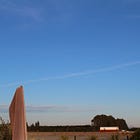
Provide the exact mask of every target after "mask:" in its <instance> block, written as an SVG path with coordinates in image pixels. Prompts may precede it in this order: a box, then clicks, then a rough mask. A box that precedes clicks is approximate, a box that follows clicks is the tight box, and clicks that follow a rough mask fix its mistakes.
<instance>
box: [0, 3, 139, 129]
mask: <svg viewBox="0 0 140 140" xmlns="http://www.w3.org/2000/svg"><path fill="white" fill-rule="evenodd" d="M20 85H23V86H24V91H25V102H26V106H27V108H26V110H27V121H28V122H29V123H32V122H34V121H37V120H39V121H40V122H41V124H45V125H66V124H73V125H74V124H90V120H91V119H92V118H93V117H94V116H95V115H96V114H107V115H113V116H114V117H119V118H124V119H125V120H126V121H127V123H128V124H129V126H140V111H139V107H138V106H140V101H139V99H140V1H139V0H23V1H19V0H1V1H0V116H3V117H4V118H5V119H8V113H7V112H8V106H9V104H10V102H11V100H12V97H13V95H14V92H15V90H16V88H17V87H18V86H20Z"/></svg>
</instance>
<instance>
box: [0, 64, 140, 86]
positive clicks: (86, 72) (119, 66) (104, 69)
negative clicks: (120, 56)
mask: <svg viewBox="0 0 140 140" xmlns="http://www.w3.org/2000/svg"><path fill="white" fill-rule="evenodd" d="M139 64H140V61H135V62H130V63H125V64H120V65H114V66H111V67H105V68H101V69H96V70H87V71H83V72H75V73H70V74H67V75H62V76H54V77H48V78H41V79H36V80H28V81H24V82H15V83H9V84H4V85H0V86H1V87H11V86H16V85H19V84H23V85H26V84H31V83H36V82H41V81H49V80H61V79H67V78H72V77H79V76H84V75H91V74H95V73H100V72H108V71H114V70H117V69H122V68H125V67H130V66H134V65H139Z"/></svg>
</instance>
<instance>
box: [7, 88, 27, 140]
mask: <svg viewBox="0 0 140 140" xmlns="http://www.w3.org/2000/svg"><path fill="white" fill-rule="evenodd" d="M9 116H10V123H11V127H12V140H27V128H26V115H25V105H24V91H23V87H22V86H20V87H19V88H17V89H16V92H15V95H14V97H13V100H12V102H11V105H10V107H9Z"/></svg>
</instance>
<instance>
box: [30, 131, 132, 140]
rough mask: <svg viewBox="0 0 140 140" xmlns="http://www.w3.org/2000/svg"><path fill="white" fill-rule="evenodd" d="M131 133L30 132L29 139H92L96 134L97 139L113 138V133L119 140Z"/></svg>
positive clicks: (107, 139) (109, 139) (106, 139)
mask: <svg viewBox="0 0 140 140" xmlns="http://www.w3.org/2000/svg"><path fill="white" fill-rule="evenodd" d="M131 134H132V133H131V132H29V133H28V140H64V139H65V138H66V139H67V140H91V137H92V136H95V137H96V140H111V137H112V136H113V135H115V136H116V135H118V138H119V140H126V139H127V136H129V137H130V136H131ZM62 136H64V137H63V138H62Z"/></svg>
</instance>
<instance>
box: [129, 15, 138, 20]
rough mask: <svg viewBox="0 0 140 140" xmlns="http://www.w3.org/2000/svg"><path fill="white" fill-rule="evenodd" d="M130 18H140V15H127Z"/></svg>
mask: <svg viewBox="0 0 140 140" xmlns="http://www.w3.org/2000/svg"><path fill="white" fill-rule="evenodd" d="M127 18H129V19H140V15H129V16H127Z"/></svg>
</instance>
